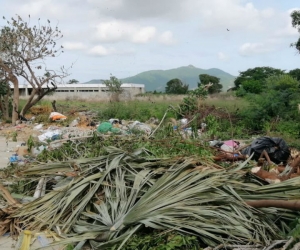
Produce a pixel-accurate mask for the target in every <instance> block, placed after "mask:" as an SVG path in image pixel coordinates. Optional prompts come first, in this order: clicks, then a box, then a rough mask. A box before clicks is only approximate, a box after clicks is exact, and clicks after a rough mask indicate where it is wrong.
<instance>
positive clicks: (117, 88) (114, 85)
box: [103, 75, 123, 93]
mask: <svg viewBox="0 0 300 250" xmlns="http://www.w3.org/2000/svg"><path fill="white" fill-rule="evenodd" d="M103 83H104V84H105V85H106V87H107V88H108V90H109V91H110V92H113V93H122V92H123V89H122V88H121V85H122V82H121V81H120V80H119V79H118V78H117V77H115V76H113V75H111V76H110V78H109V80H104V81H103Z"/></svg>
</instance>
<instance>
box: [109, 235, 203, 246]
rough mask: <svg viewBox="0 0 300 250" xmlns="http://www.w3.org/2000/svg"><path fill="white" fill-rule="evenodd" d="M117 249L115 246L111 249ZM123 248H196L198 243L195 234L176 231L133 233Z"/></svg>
mask: <svg viewBox="0 0 300 250" xmlns="http://www.w3.org/2000/svg"><path fill="white" fill-rule="evenodd" d="M115 249H117V246H116V247H115V248H113V250H115ZM122 249H123V250H190V249H191V250H198V249H200V244H199V242H198V240H197V238H196V237H195V236H190V235H184V234H179V233H177V232H170V233H165V232H162V233H159V232H157V231H153V232H152V233H148V234H141V233H139V234H136V235H133V236H132V237H131V238H130V239H129V241H128V242H127V243H126V244H125V245H124V246H123V247H122Z"/></svg>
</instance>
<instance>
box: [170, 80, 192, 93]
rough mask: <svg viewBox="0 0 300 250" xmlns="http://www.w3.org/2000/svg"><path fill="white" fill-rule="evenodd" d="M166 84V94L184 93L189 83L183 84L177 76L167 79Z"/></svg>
mask: <svg viewBox="0 0 300 250" xmlns="http://www.w3.org/2000/svg"><path fill="white" fill-rule="evenodd" d="M166 85H167V86H166V93H167V94H186V93H187V92H188V89H189V85H187V84H183V82H182V81H181V80H180V79H178V78H174V79H172V80H170V81H168V82H167V84H166Z"/></svg>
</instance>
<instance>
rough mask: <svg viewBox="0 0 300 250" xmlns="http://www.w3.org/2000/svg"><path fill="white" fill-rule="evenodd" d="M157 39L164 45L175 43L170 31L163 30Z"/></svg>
mask: <svg viewBox="0 0 300 250" xmlns="http://www.w3.org/2000/svg"><path fill="white" fill-rule="evenodd" d="M158 41H159V42H160V43H161V44H164V45H173V44H175V43H176V40H175V38H174V36H173V33H172V32H171V31H169V30H168V31H165V32H163V33H162V34H161V35H160V36H159V39H158Z"/></svg>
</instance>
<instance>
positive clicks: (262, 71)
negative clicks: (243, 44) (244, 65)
mask: <svg viewBox="0 0 300 250" xmlns="http://www.w3.org/2000/svg"><path fill="white" fill-rule="evenodd" d="M282 74H284V70H281V69H275V68H272V67H256V68H251V69H247V70H246V71H241V72H240V74H239V76H238V77H237V78H236V79H235V81H234V85H235V89H236V90H237V89H238V88H239V87H240V85H241V84H243V83H244V82H245V81H249V80H255V81H258V82H260V84H261V85H262V86H264V84H265V80H266V78H268V77H269V76H272V75H282ZM258 82H252V83H251V82H250V85H256V84H257V83H258ZM248 85H249V83H248ZM244 88H245V86H244ZM250 89H252V87H251V88H250Z"/></svg>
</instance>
